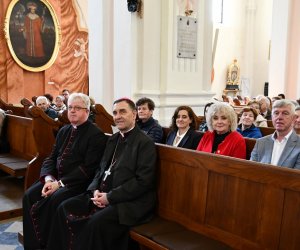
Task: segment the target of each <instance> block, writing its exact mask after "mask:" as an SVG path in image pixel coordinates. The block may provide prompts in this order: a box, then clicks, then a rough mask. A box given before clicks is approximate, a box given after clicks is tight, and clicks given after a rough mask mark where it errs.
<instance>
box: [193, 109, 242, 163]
mask: <svg viewBox="0 0 300 250" xmlns="http://www.w3.org/2000/svg"><path fill="white" fill-rule="evenodd" d="M206 121H207V126H208V130H209V131H207V132H206V133H205V134H204V135H203V137H202V139H201V141H200V143H199V145H198V147H197V150H199V151H204V152H208V153H215V154H220V155H227V156H232V157H236V158H241V159H246V143H245V139H244V138H243V137H242V136H241V135H240V134H239V133H238V132H236V127H237V115H236V113H235V111H234V109H233V108H232V107H231V106H229V105H228V104H226V103H215V104H213V105H212V106H211V107H210V108H209V109H208V112H207V115H206Z"/></svg>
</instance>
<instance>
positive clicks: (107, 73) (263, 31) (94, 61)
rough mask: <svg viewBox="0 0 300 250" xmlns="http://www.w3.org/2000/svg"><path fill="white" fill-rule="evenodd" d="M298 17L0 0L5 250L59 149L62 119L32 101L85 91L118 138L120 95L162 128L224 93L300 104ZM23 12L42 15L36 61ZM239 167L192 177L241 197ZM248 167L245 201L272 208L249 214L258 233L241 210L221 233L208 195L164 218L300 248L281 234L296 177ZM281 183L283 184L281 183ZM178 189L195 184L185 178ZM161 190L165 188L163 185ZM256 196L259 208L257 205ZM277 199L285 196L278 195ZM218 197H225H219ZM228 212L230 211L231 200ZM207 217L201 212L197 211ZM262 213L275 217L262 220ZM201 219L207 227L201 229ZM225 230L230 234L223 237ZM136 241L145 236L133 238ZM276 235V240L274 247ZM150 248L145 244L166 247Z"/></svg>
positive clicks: (217, 6) (137, 3)
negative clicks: (146, 103) (32, 189)
mask: <svg viewBox="0 0 300 250" xmlns="http://www.w3.org/2000/svg"><path fill="white" fill-rule="evenodd" d="M298 10H300V1H298V0H260V1H258V0H114V1H112V0H100V1H99V0H89V1H86V0H71V1H70V0H1V3H0V26H1V32H0V108H1V109H5V110H10V112H11V113H10V112H9V113H8V114H9V115H11V116H10V117H9V123H10V124H12V127H9V128H8V130H7V133H8V134H7V135H8V138H13V139H12V140H16V141H14V142H12V143H10V151H11V152H13V155H14V157H16V158H13V159H12V158H10V162H5V160H6V158H5V157H6V156H7V155H6V153H2V152H0V165H1V166H0V179H1V181H0V249H18V250H22V249H24V248H23V246H22V236H20V234H19V233H20V231H22V197H23V194H24V190H25V189H27V188H28V187H29V186H30V185H31V184H32V183H34V181H36V178H37V177H38V176H37V173H38V172H37V171H38V170H39V168H40V166H41V164H42V162H43V159H45V156H46V155H47V153H49V152H50V150H51V148H52V145H53V144H54V142H55V137H54V136H53V132H54V131H55V132H56V133H57V131H58V129H59V127H60V126H62V124H64V123H65V121H66V119H68V118H67V117H61V118H60V119H58V120H56V121H54V120H53V121H52V120H51V121H49V120H48V117H47V118H45V115H44V114H41V113H42V112H41V111H40V110H39V109H38V108H37V107H33V106H31V105H33V104H34V97H35V98H36V97H37V96H43V95H45V94H50V95H52V96H53V97H54V98H55V97H57V96H59V95H62V92H63V90H66V89H67V90H69V92H70V93H74V92H80V93H84V94H86V95H88V96H90V97H92V99H93V100H94V101H95V104H96V105H95V111H94V112H95V117H96V118H95V119H96V121H95V123H97V124H100V125H99V126H100V127H101V126H102V127H101V129H102V130H103V131H104V132H105V133H108V134H112V133H113V132H114V130H113V129H114V128H113V127H111V125H114V124H113V123H114V122H113V120H112V106H113V105H112V104H113V102H114V100H116V99H118V98H123V97H124V98H125V97H126V98H130V99H132V100H134V101H137V100H138V99H140V98H142V97H148V98H151V99H152V100H153V101H154V103H155V110H154V111H153V116H154V118H155V119H157V120H158V121H159V124H160V125H161V126H162V127H163V129H165V130H167V129H168V128H167V127H169V126H170V123H171V119H172V115H173V113H174V110H175V109H176V108H177V107H178V106H181V105H186V106H189V107H191V108H192V109H193V110H194V112H195V114H196V115H197V116H199V117H200V116H201V117H202V118H203V113H204V107H205V106H206V104H207V103H209V102H218V101H219V102H222V101H225V99H224V98H225V97H227V98H229V100H230V101H232V103H231V104H232V105H236V104H234V102H233V100H234V99H239V104H238V105H236V106H237V107H235V109H236V110H239V111H240V110H241V109H243V108H244V106H246V104H247V103H246V99H247V98H248V99H252V98H255V97H256V96H258V95H265V96H268V97H270V98H273V97H277V96H278V94H280V93H284V95H285V97H286V99H289V100H293V101H296V100H298V99H299V100H300V66H299V65H300V53H299V52H300V28H299V27H300V26H299V23H300V16H299V14H298V13H299V11H298ZM27 16H28V18H31V17H32V18H34V19H39V20H41V24H40V27H39V28H38V29H39V31H35V32H37V33H38V34H37V33H36V34H35V35H34V37H35V39H36V37H38V36H41V38H40V41H39V42H37V43H39V44H40V45H39V49H40V50H41V52H38V50H37V48H34V50H35V53H36V54H30V53H32V52H30V49H31V50H32V48H29V46H30V45H29V43H30V42H31V43H32V41H30V39H31V36H32V34H33V33H28V31H27V27H26V25H27V24H26V18H27ZM37 25H38V24H37ZM32 32H34V31H32ZM40 33H41V35H40ZM230 101H228V102H230ZM226 102H227V101H226ZM298 103H299V102H298ZM103 121H105V122H103ZM199 122H200V121H199ZM101 123H102V124H101ZM198 125H199V124H198ZM9 126H10V125H9ZM41 128H43V131H41ZM32 129H34V131H35V132H34V133H32ZM268 129H269V128H266V129H262V132H264V133H266V134H267V133H268V134H269V133H271V132H272V133H273V132H274V129H273V128H272V129H271V128H270V129H269V130H268ZM267 130H268V131H267ZM45 131H46V132H45ZM269 131H271V132H269ZM262 134H263V133H262ZM263 135H264V134H263ZM253 143H255V142H253V141H252V140H248V141H247V142H246V144H247V147H251V149H252V148H253V146H254V144H253ZM41 144H43V145H41ZM45 144H47V145H45ZM250 145H251V146H250ZM0 146H2V145H0ZM0 149H1V147H0ZM170 151H171V152H169V149H168V148H167V149H165V148H159V152H160V153H161V154H162V153H170V154H174V155H175V156H176V154H177V153H176V152H173V151H172V150H170ZM250 153H251V152H250ZM250 153H249V152H247V154H250ZM186 154H187V155H184V157H188V154H189V153H188V152H187V153H186ZM178 155H179V156H180V157H181V155H180V154H178ZM164 157H165V158H164ZM177 157H178V156H177ZM189 157H192V159H193V160H191V159H190V158H189V159H187V163H186V166H187V167H188V168H189V169H190V168H192V167H191V166H190V165H191V164H193V162H197V161H198V160H197V159H196V158H193V157H194V156H189ZM205 157H206V156H203V160H199V162H198V163H199V164H200V165H201V166H203V165H204V164H206V163H207V162H209V159H206V158H205ZM247 157H248V156H247ZM20 158H21V160H20ZM170 158H171V157H170ZM170 158H168V157H167V156H162V159H161V162H162V165H163V164H165V161H170V162H172V163H173V165H172V166H169V167H170V169H169V170H170V171H171V170H172V169H173V167H174V169H177V165H178V164H179V163H178V162H176V160H173V159H170ZM185 159H186V158H184V159H183V161H184V160H185ZM216 161H217V162H218V163H220V164H221V162H222V159H221V158H218V157H217V160H216ZM226 161H227V160H226ZM232 162H233V163H232ZM232 162H231V159H229V160H228V163H226V165H228V166H229V164H230V163H232V164H235V163H234V161H232ZM237 162H238V163H240V165H241V166H242V167H241V169H242V170H244V171H245V173H240V172H239V170H238V169H237V168H235V167H232V168H229V170H228V171H224V172H223V170H218V169H217V168H216V169H215V167H214V166H211V165H210V163H207V164H208V168H209V170H211V172H209V173H208V172H207V171H206V170H207V169H206V168H205V167H203V169H201V170H199V172H197V174H199V173H200V174H201V173H202V174H205V178H204V177H203V178H201V179H197V180H196V181H198V182H197V183H198V185H199V186H201V187H203V188H207V190H208V189H209V188H211V189H209V190H214V191H216V186H213V185H214V181H215V182H216V183H217V181H219V184H218V185H220V183H221V182H222V185H220V186H222V187H224V188H225V187H226V188H228V186H229V189H228V190H231V191H233V190H234V192H237V193H238V194H237V196H238V197H239V198H240V199H241V200H242V199H243V198H242V197H243V195H244V194H245V193H246V192H247V191H245V190H244V188H245V187H246V186H247V185H248V184H249V183H250V182H255V180H256V179H255V178H256V177H255V173H254V172H251V170H249V168H248V165H247V164H246V163H242V160H240V161H239V160H237ZM24 164H26V167H27V166H30V168H31V169H32V172H30V171H27V172H26V168H25V169H21V170H20V169H19V168H20V166H21V165H22V166H24ZM189 164H190V165H189ZM251 164H252V163H249V165H250V166H252V165H253V169H255V170H257V171H258V172H259V171H261V172H260V173H261V174H264V175H265V176H260V178H259V180H257V183H259V185H257V186H255V187H254V186H251V190H250V192H251V193H252V196H251V197H250V198H249V200H247V201H244V202H246V203H245V204H248V206H251V207H252V206H255V207H256V208H257V209H259V207H260V206H261V207H264V206H265V207H267V208H265V207H264V208H265V209H264V210H263V212H261V213H257V214H255V215H253V221H256V222H257V221H259V223H261V224H262V226H261V225H260V227H255V225H254V224H253V223H254V222H253V223H251V221H250V220H248V219H245V218H242V217H243V215H242V213H241V211H235V212H236V213H237V214H239V215H240V217H239V218H238V219H240V220H238V219H237V220H236V221H235V219H236V218H235V217H233V215H231V212H228V211H227V210H226V211H227V212H228V213H229V214H230V215H229V216H228V220H230V219H232V220H231V221H227V222H224V224H222V225H221V226H220V227H219V225H218V227H217V226H216V224H217V219H220V220H221V217H222V216H221V215H216V213H214V212H216V211H215V210H213V211H211V210H210V211H209V212H207V209H208V208H209V206H210V205H211V204H212V202H211V200H210V199H209V198H210V197H211V193H209V192H207V194H205V195H204V193H203V197H204V198H203V197H202V196H201V197H202V198H201V199H200V198H199V197H200V196H199V197H194V198H195V199H198V201H199V200H200V201H201V202H206V203H205V204H206V205H207V206H206V207H203V206H200V205H199V206H198V205H196V204H193V205H195V206H193V208H195V209H199V211H201V212H200V213H199V214H200V215H199V217H197V216H198V215H197V216H195V218H192V219H191V220H190V218H189V219H187V218H185V217H184V213H183V212H182V211H181V210H180V208H178V211H179V212H178V211H176V212H174V213H173V214H172V213H170V215H168V216H169V219H171V220H172V218H173V217H175V216H179V217H180V216H182V217H180V218H181V221H180V222H181V224H183V223H189V224H190V225H191V226H190V228H189V229H191V230H192V231H195V232H199V231H201V230H202V231H203V232H204V234H205V235H206V236H213V237H214V239H215V240H218V241H220V242H225V243H226V244H228V245H229V246H230V247H231V248H230V249H262V248H265V249H279V248H280V247H281V249H297V248H296V247H295V246H297V245H298V247H299V244H300V240H299V239H298V240H297V237H296V236H295V235H294V234H293V235H290V237H291V239H292V241H291V242H289V236H288V235H286V234H287V233H286V234H284V233H282V232H281V231H280V230H282V231H284V229H287V228H289V226H288V223H289V222H290V223H292V224H293V225H292V226H294V227H295V228H297V229H300V228H299V225H296V224H295V223H293V222H292V221H290V220H289V219H290V217H288V216H287V215H286V214H287V211H290V212H291V211H292V213H293V214H295V216H294V217H293V218H298V219H299V217H300V215H299V214H300V213H299V211H298V209H295V208H292V206H293V205H292V203H293V200H294V201H295V204H298V203H300V175H299V176H298V175H297V174H295V175H292V174H293V172H292V171H291V172H289V171H287V173H286V174H285V173H283V171H281V170H280V171H281V172H280V171H278V173H277V172H276V171H277V170H274V171H273V172H271V171H269V170H267V169H263V170H260V169H259V167H258V165H255V164H252V165H251ZM5 165H6V166H5ZM170 165H171V164H170ZM7 166H9V167H11V168H12V169H13V170H8V167H7ZM180 171H181V172H177V173H178V174H179V175H186V176H188V175H189V174H191V173H192V174H191V176H190V178H192V175H194V174H195V173H196V172H193V171H191V173H190V172H189V171H190V170H180ZM214 171H216V172H214ZM218 171H220V172H218ZM268 171H269V172H268ZM161 174H162V175H165V174H166V173H165V172H163V171H162V173H161ZM231 174H232V175H233V176H234V178H236V179H235V180H234V181H233V182H230V181H232V179H230V178H233V177H231V176H230V177H228V179H227V178H223V177H224V176H225V175H226V176H227V175H231ZM282 176H283V177H282ZM280 177H282V178H283V180H285V181H286V183H284V184H282V183H281V182H280ZM239 178H241V179H243V181H241V179H239ZM209 180H210V181H211V182H209ZM185 181H186V180H185ZM200 181H203V182H205V184H200ZM248 182H249V183H248ZM180 184H182V185H183V184H186V185H187V186H188V187H189V188H191V187H190V186H189V184H188V183H187V182H182V183H180ZM204 185H206V186H205V187H204ZM215 185H217V184H215ZM226 185H227V186H226ZM243 185H244V186H243ZM237 186H238V187H239V188H241V190H242V191H240V193H239V191H236V190H235V189H234V187H237ZM164 187H166V188H167V187H168V188H169V186H168V185H167V184H165V186H164ZM264 188H266V189H264ZM285 188H286V189H288V192H287V193H285ZM163 191H165V190H162V192H163ZM177 191H178V190H177ZM165 192H166V191H165ZM203 192H204V191H203ZM244 192H245V193H244ZM256 192H257V194H258V197H259V198H258V199H259V202H260V203H259V204H258V203H256V204H255V205H253V204H252V203H251V202H253V203H255V196H254V193H256ZM166 193H167V192H166ZM166 193H164V194H166ZM275 194H276V195H278V197H280V200H278V201H276V200H275V199H276V198H274V197H277V196H276V195H275ZM268 195H269V196H268ZM170 196H172V194H170ZM195 196H196V195H195ZM267 196H268V197H269V198H266V199H264V198H265V197H267ZM247 197H248V196H247ZM262 197H264V198H262ZM217 198H218V199H219V201H222V202H224V203H226V202H227V201H225V200H224V199H223V198H222V197H221V196H220V197H217ZM217 198H216V199H217ZM170 199H171V198H170ZM182 199H183V198H182ZM285 199H286V200H285ZM250 201H251V202H250ZM228 202H231V203H238V204H239V205H240V209H245V214H246V213H247V212H249V211H248V210H247V207H246V205H241V203H239V201H237V200H234V199H232V200H230V201H228ZM267 203H268V204H273V205H274V207H277V208H280V209H281V210H280V211H281V212H282V215H281V216H282V217H283V218H286V217H285V216H284V215H286V216H287V217H288V219H286V220H283V222H282V223H281V222H280V221H279V219H278V220H277V221H276V219H277V217H276V216H275V212H274V211H272V207H271V205H266V204H267ZM163 205H164V204H163ZM298 205H300V204H298ZM174 206H175V205H174ZM211 206H212V205H211ZM166 207H167V206H166ZM166 207H164V208H162V211H161V212H162V214H164V213H167V212H166V211H165V210H164V209H166ZM224 207H225V209H226V208H229V207H230V206H229V205H228V204H227V203H226V204H225V205H224ZM256 208H255V209H256ZM168 209H170V207H168ZM237 210H238V208H237ZM206 212H207V216H208V217H206V216H205V215H204V214H205V213H206ZM224 213H225V212H224ZM264 213H270V216H269V217H268V218H267V219H264V218H263V216H264ZM276 215H277V213H276ZM168 216H166V217H168ZM213 216H215V217H214V218H213ZM218 216H219V217H218ZM230 216H232V217H230ZM272 216H274V217H276V219H274V220H275V221H274V224H272V223H271V222H270V221H271V220H272V218H271V217H272ZM196 217H197V218H196ZM200 217H201V218H200ZM224 217H225V216H224ZM245 217H246V216H245ZM180 218H179V220H180ZM204 218H205V219H206V220H207V222H208V223H207V225H208V224H209V226H207V225H203V224H205V221H203V220H204ZM233 218H234V219H233ZM193 219H195V221H198V219H199V220H200V221H201V220H202V222H201V223H202V224H201V223H198V222H197V223H196V222H195V223H193V222H192V221H193ZM223 219H224V220H226V219H225V218H223V217H222V220H223ZM260 220H261V221H260ZM267 220H269V221H268V222H270V224H272V225H273V230H271V231H270V232H267V230H269V229H270V226H269V224H268V226H266V225H267ZM241 221H242V222H245V223H248V228H247V229H245V231H243V232H238V229H237V228H238V226H239V225H238V223H242V222H241ZM280 223H281V227H280V226H279V224H280ZM284 223H286V224H284ZM200 224H201V225H200ZM275 224H276V225H275ZM199 225H200V226H199ZM292 226H291V227H292ZM216 228H217V230H216ZM279 228H280V229H279ZM223 229H224V232H225V231H226V232H225V233H224V232H223V233H222V232H221V231H222V230H223ZM10 230H11V231H10ZM276 230H277V231H276ZM279 231H280V232H279ZM5 234H6V235H5ZM18 234H19V235H18ZM233 235H234V236H233ZM274 235H275V236H274ZM18 237H19V238H18ZM131 237H132V238H133V239H134V240H140V237H139V235H137V233H136V232H133V233H131ZM230 237H231V238H230ZM259 237H261V238H264V237H265V239H267V240H266V242H263V243H262V242H261V239H259ZM274 237H275V239H276V240H277V241H275V242H272V241H274ZM2 238H3V239H4V238H5V239H4V240H2ZM19 241H20V242H19ZM149 244H150V243H149ZM151 244H152V243H151ZM151 244H150V245H148V248H146V247H145V248H141V249H171V248H159V247H158V246H157V245H151ZM195 244H196V243H195ZM287 246H290V247H287ZM222 247H223V246H222ZM178 249H180V248H178ZM195 249H198V248H195ZM211 249H223V248H221V246H220V248H218V247H216V248H211ZM224 249H226V248H224Z"/></svg>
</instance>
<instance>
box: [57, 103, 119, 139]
mask: <svg viewBox="0 0 300 250" xmlns="http://www.w3.org/2000/svg"><path fill="white" fill-rule="evenodd" d="M91 112H93V113H94V115H95V124H96V125H97V126H98V127H99V128H100V129H101V130H102V132H103V133H107V134H112V133H113V131H112V126H115V123H114V120H113V117H112V115H110V114H109V113H108V112H107V111H106V110H105V108H104V107H103V106H102V105H101V104H95V105H93V106H92V107H91ZM58 120H59V121H60V122H62V123H63V124H68V123H70V122H69V120H68V111H67V110H64V112H63V113H61V114H60V115H59V117H58Z"/></svg>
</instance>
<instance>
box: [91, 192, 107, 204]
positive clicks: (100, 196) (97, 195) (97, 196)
mask: <svg viewBox="0 0 300 250" xmlns="http://www.w3.org/2000/svg"><path fill="white" fill-rule="evenodd" d="M91 200H92V201H93V203H94V204H95V205H96V206H97V207H100V208H103V207H106V206H107V205H108V204H109V202H108V200H107V193H101V192H100V191H99V190H95V191H94V197H93V198H91Z"/></svg>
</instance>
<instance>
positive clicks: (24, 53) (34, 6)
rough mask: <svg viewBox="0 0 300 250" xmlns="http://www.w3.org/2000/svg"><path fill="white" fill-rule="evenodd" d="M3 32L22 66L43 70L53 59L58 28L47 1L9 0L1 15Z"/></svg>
mask: <svg viewBox="0 0 300 250" xmlns="http://www.w3.org/2000/svg"><path fill="white" fill-rule="evenodd" d="M4 33H5V38H6V40H7V45H8V48H9V51H10V53H11V55H12V57H13V58H14V60H15V61H16V63H17V64H18V65H19V66H20V67H22V68H23V69H26V70H28V71H32V72H40V71H44V70H46V69H47V68H49V67H50V66H51V65H52V64H53V63H54V61H55V60H56V57H57V55H58V51H59V47H60V43H61V30H60V26H59V23H58V19H57V16H56V14H55V11H54V9H53V7H52V6H51V4H50V3H49V2H48V1H47V0H12V1H11V2H10V4H9V6H8V9H7V13H6V17H5V22H4Z"/></svg>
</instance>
